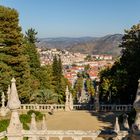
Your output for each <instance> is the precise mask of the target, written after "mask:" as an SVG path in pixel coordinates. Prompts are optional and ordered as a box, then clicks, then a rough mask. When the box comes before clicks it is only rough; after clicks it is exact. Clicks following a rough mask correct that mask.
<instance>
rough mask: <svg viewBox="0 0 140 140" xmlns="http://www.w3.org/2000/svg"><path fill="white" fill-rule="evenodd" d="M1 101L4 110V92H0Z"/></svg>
mask: <svg viewBox="0 0 140 140" xmlns="http://www.w3.org/2000/svg"><path fill="white" fill-rule="evenodd" d="M1 99H2V100H1V101H2V107H3V108H5V95H4V92H2V96H1Z"/></svg>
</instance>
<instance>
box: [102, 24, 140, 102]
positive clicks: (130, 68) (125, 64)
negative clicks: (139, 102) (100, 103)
mask: <svg viewBox="0 0 140 140" xmlns="http://www.w3.org/2000/svg"><path fill="white" fill-rule="evenodd" d="M119 47H121V48H122V56H121V57H120V59H119V60H117V61H116V62H115V64H114V65H113V66H112V68H110V69H108V70H107V71H104V72H102V73H101V93H102V94H101V95H103V96H104V95H107V94H108V93H109V92H110V95H111V97H112V98H110V99H111V102H113V98H114V101H115V102H116V101H117V103H123V104H130V103H131V104H132V103H133V102H134V99H135V94H136V90H137V86H138V79H139V78H140V65H139V64H140V57H139V56H140V24H137V25H134V26H132V28H131V29H130V30H125V34H124V36H123V38H122V42H121V45H120V46H119ZM107 82H108V84H107ZM105 85H108V86H106V87H107V88H105ZM103 89H106V90H103ZM104 91H105V92H104ZM103 96H102V97H103Z"/></svg>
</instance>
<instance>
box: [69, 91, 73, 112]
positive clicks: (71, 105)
mask: <svg viewBox="0 0 140 140" xmlns="http://www.w3.org/2000/svg"><path fill="white" fill-rule="evenodd" d="M69 105H70V110H73V98H72V94H71V93H70V99H69Z"/></svg>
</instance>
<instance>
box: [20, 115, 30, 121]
mask: <svg viewBox="0 0 140 140" xmlns="http://www.w3.org/2000/svg"><path fill="white" fill-rule="evenodd" d="M19 118H20V121H21V123H30V122H31V116H30V115H28V114H21V115H20V117H19Z"/></svg>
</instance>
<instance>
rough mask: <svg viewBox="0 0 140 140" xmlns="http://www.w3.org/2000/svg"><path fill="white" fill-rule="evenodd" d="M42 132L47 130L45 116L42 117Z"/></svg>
mask: <svg viewBox="0 0 140 140" xmlns="http://www.w3.org/2000/svg"><path fill="white" fill-rule="evenodd" d="M41 127H42V128H41V129H42V130H47V126H46V119H45V116H44V115H43V120H42V126H41Z"/></svg>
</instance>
